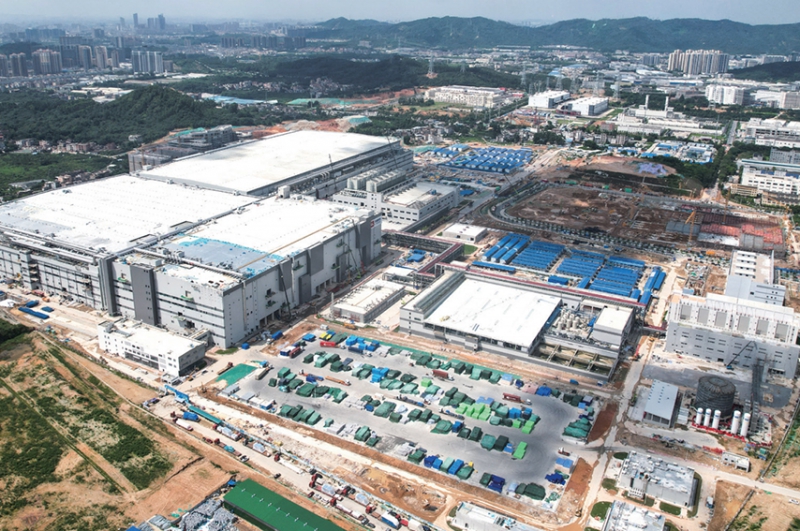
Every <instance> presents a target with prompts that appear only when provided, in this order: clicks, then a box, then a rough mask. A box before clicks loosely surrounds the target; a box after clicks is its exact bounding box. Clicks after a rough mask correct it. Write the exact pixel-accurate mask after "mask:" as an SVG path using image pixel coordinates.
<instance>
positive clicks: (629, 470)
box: [617, 452, 697, 507]
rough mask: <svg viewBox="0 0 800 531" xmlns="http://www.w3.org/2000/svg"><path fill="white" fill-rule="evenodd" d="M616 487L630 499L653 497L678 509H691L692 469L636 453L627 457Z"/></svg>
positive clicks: (693, 486) (693, 495)
mask: <svg viewBox="0 0 800 531" xmlns="http://www.w3.org/2000/svg"><path fill="white" fill-rule="evenodd" d="M617 485H618V486H619V487H620V488H621V489H623V490H627V491H628V496H630V497H632V498H639V499H645V498H646V497H653V498H656V499H658V500H661V501H665V502H667V503H671V504H673V505H677V506H678V507H692V506H693V504H694V498H695V488H696V486H697V485H696V481H695V479H694V470H693V469H691V468H688V467H683V466H680V465H677V464H675V463H671V462H669V461H665V460H663V459H661V458H660V457H651V456H649V455H645V454H641V453H639V452H631V453H630V454H628V458H627V459H625V462H624V463H622V468H621V469H620V472H619V480H618V482H617Z"/></svg>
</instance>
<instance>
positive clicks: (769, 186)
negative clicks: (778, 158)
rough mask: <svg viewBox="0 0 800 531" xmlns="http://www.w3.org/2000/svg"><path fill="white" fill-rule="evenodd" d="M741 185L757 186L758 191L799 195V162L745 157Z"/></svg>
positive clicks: (740, 165) (741, 165) (740, 164)
mask: <svg viewBox="0 0 800 531" xmlns="http://www.w3.org/2000/svg"><path fill="white" fill-rule="evenodd" d="M738 165H739V167H741V168H742V183H741V184H742V186H752V187H754V188H758V190H759V191H760V192H772V193H775V194H783V195H792V196H800V164H788V163H785V162H772V161H765V160H751V159H745V160H742V161H739V163H738Z"/></svg>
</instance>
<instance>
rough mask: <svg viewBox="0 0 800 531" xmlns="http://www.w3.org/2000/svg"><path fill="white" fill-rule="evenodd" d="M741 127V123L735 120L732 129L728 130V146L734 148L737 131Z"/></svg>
mask: <svg viewBox="0 0 800 531" xmlns="http://www.w3.org/2000/svg"><path fill="white" fill-rule="evenodd" d="M738 127H739V122H737V121H736V120H734V121H733V122H731V125H730V129H728V141H727V142H726V144H727V145H729V146H732V145H733V142H734V140H736V129H737V128H738Z"/></svg>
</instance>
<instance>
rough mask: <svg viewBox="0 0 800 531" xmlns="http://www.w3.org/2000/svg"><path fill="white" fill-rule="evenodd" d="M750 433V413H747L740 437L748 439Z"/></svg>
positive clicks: (743, 420)
mask: <svg viewBox="0 0 800 531" xmlns="http://www.w3.org/2000/svg"><path fill="white" fill-rule="evenodd" d="M749 432H750V413H745V414H744V418H743V419H742V431H740V432H739V435H741V436H742V437H747V434H748V433H749Z"/></svg>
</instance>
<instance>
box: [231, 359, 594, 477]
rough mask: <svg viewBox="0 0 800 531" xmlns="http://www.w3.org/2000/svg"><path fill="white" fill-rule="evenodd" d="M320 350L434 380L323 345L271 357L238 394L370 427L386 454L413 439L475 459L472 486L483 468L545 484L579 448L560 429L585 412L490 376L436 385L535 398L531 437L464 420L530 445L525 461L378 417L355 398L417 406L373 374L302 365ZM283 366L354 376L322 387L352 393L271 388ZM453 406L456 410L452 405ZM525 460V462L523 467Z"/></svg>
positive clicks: (416, 370) (438, 451)
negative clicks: (262, 373) (562, 458)
mask: <svg viewBox="0 0 800 531" xmlns="http://www.w3.org/2000/svg"><path fill="white" fill-rule="evenodd" d="M317 351H334V352H336V353H338V354H339V355H340V356H342V358H346V357H352V358H354V360H355V361H354V363H356V362H363V363H369V364H371V365H375V366H380V367H388V368H390V369H397V370H400V371H402V372H403V373H410V374H414V375H415V376H417V379H416V380H415V383H417V384H419V382H420V381H421V380H422V379H423V378H425V377H428V378H430V375H431V370H430V369H428V368H426V367H411V366H410V359H409V358H406V357H404V356H402V355H395V356H387V357H377V356H376V357H371V358H365V357H363V356H359V355H358V354H353V353H351V352H347V351H345V350H342V349H323V348H320V347H318V346H315V345H314V344H311V345H309V346H308V347H307V349H306V351H305V352H304V353H303V354H300V355H299V356H298V357H297V358H295V359H293V360H292V359H289V358H285V357H270V358H269V361H270V363H271V364H273V366H274V367H275V368H274V369H273V370H271V371H270V373H269V374H268V375H267V376H266V377H264V379H263V380H260V381H259V380H256V379H255V374H256V373H253V374H251V375H249V376H247V377H245V378H243V379H242V380H240V381H239V382H238V383H239V386H240V388H241V389H240V391H238V392H237V393H236V394H237V395H239V396H243V395H244V394H245V393H247V392H252V393H256V394H257V395H258V398H260V399H261V400H265V399H266V400H275V401H276V402H277V403H278V408H280V406H282V405H284V404H289V405H292V406H294V405H300V406H303V407H304V408H306V409H308V408H313V409H314V410H315V411H317V412H318V413H319V414H320V415H321V416H322V418H323V420H324V419H328V418H332V419H334V421H335V422H336V423H337V424H355V425H357V426H364V425H366V426H369V427H370V428H371V429H372V430H374V431H375V432H376V433H377V434H378V435H379V436H380V437H381V438H382V440H381V442H379V443H378V445H377V446H376V449H377V450H380V451H382V452H384V453H386V454H392V455H396V454H395V450H396V448H397V447H398V446H400V445H402V444H404V443H406V442H411V443H414V444H416V445H417V446H418V447H422V448H425V449H426V450H427V453H428V455H439V456H440V457H442V459H445V458H447V457H453V458H456V459H462V460H463V461H465V462H470V461H472V462H473V463H474V467H475V473H473V475H472V477H471V478H470V480H469V483H472V484H478V482H479V480H480V477H481V475H482V474H483V473H484V472H491V473H493V474H496V475H499V476H502V477H505V478H506V480H507V481H508V482H525V483H530V482H535V483H539V484H542V485H544V483H545V479H544V476H545V474H549V473H551V472H552V471H553V470H554V466H555V460H556V458H557V457H558V454H557V450H558V448H559V447H562V446H568V447H570V448H569V449H570V450H574V449H577V447H576V446H575V445H572V444H569V443H566V442H565V441H563V440H562V439H561V433H562V432H563V430H564V428H565V427H566V426H567V424H569V423H570V422H572V421H574V420H576V419H577V418H578V415H579V414H580V413H581V410H579V409H577V408H574V407H572V406H570V405H568V404H565V403H564V402H562V401H561V400H559V399H555V398H553V397H541V396H536V395H532V394H526V393H524V392H521V391H518V390H515V389H514V388H513V387H509V386H507V385H501V384H492V383H490V382H489V381H486V380H470V379H469V378H468V377H467V376H464V375H455V374H454V375H453V377H454V381H451V382H447V381H441V380H433V383H434V384H435V385H438V386H439V387H441V388H442V390H444V391H446V390H448V389H450V387H453V386H456V387H458V389H459V391H461V392H463V393H466V394H467V395H468V396H470V397H471V398H473V399H477V398H478V397H481V396H483V397H490V398H493V399H495V400H496V401H501V402H504V403H505V404H506V405H508V406H509V407H514V406H517V407H519V406H520V404H515V403H513V402H509V401H504V400H502V399H503V392H511V393H514V394H517V395H520V396H522V397H523V398H524V399H528V400H530V401H531V403H530V405H526V404H523V405H522V406H526V407H530V408H531V409H532V410H533V412H534V413H535V414H536V415H538V416H539V417H540V420H539V422H538V423H537V425H536V427H535V429H534V430H533V431H532V432H531V433H530V434H527V435H526V434H524V433H522V431H521V430H519V429H515V428H512V427H503V426H492V425H490V424H489V422H488V421H480V420H476V419H469V418H467V419H465V424H466V426H467V427H470V428H472V427H475V426H477V427H480V428H481V429H482V430H483V432H484V433H489V434H491V435H494V436H500V435H505V436H506V437H508V438H509V440H510V441H511V442H512V444H514V446H515V448H516V446H517V444H518V443H519V442H522V441H524V442H526V443H528V450H527V454H526V455H525V457H524V459H523V460H522V461H521V462H518V461H516V460H514V459H512V457H511V455H510V454H507V453H503V452H497V451H491V452H490V451H487V450H484V449H483V448H481V446H480V443H478V442H472V441H467V440H464V439H459V438H458V437H457V436H456V434H454V433H449V434H434V433H431V431H430V430H431V429H432V428H433V426H432V425H426V424H423V423H421V422H408V423H407V424H403V423H402V421H401V422H400V423H392V422H390V421H389V419H384V418H379V417H376V416H375V415H373V414H372V413H370V412H367V411H365V410H362V409H360V408H359V407H357V406H356V404H355V403H354V402H355V401H356V400H358V399H360V398H361V397H362V396H364V395H366V394H369V395H377V394H380V395H383V396H384V397H385V398H386V399H391V400H392V401H393V402H395V403H396V404H397V405H398V408H400V407H401V406H405V407H406V408H408V409H407V410H406V414H407V413H408V412H410V411H411V410H413V409H417V406H414V405H412V404H406V403H403V402H401V401H399V400H396V397H397V396H398V393H397V391H388V390H383V389H380V387H379V384H373V383H370V381H369V378H368V379H365V380H358V379H357V378H354V377H352V376H351V375H350V373H341V372H340V373H332V372H331V371H330V370H329V368H328V367H325V368H315V367H314V366H313V364H308V365H307V364H304V363H302V360H303V357H304V356H305V355H306V354H307V353H309V352H317ZM282 367H289V368H290V369H291V370H292V372H293V373H294V374H297V375H299V374H300V371H305V372H306V374H308V373H313V374H315V375H316V376H323V377H327V376H333V377H335V378H338V379H342V380H350V381H351V384H352V385H350V386H342V385H340V384H336V383H333V382H329V381H323V382H321V384H322V385H330V386H333V387H340V388H343V389H345V391H346V392H347V393H348V395H349V396H348V398H347V399H346V400H345V401H344V402H342V403H340V404H336V403H334V402H333V401H332V400H325V399H324V398H313V397H308V398H304V397H301V396H299V395H296V394H294V393H289V394H287V393H284V392H281V391H279V390H278V389H277V388H276V387H269V385H268V381H269V379H270V378H273V377H277V372H278V370H279V369H280V368H282ZM410 396H411V397H413V398H414V399H419V395H410ZM427 408H428V409H430V410H431V411H433V412H434V413H436V414H439V415H441V416H442V418H443V419H447V420H450V421H451V422H452V421H455V420H456V419H454V418H452V417H448V416H447V415H444V414H442V413H441V412H440V411H439V409H440V406H439V405H438V402H434V403H433V404H430V405H428V406H427ZM450 409H451V410H453V411H454V408H450ZM404 417H405V415H404ZM322 426H323V424H322V422H320V423H319V424H317V425H316V426H315V428H317V429H320V430H322V429H324V428H323V427H322ZM521 464H523V465H524V466H520V465H521Z"/></svg>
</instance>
